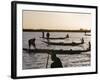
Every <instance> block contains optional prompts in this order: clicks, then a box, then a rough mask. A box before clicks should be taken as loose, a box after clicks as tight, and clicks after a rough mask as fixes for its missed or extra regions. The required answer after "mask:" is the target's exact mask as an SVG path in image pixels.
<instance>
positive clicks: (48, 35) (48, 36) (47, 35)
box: [46, 32, 50, 42]
mask: <svg viewBox="0 0 100 80" xmlns="http://www.w3.org/2000/svg"><path fill="white" fill-rule="evenodd" d="M46 37H47V41H48V42H49V38H50V33H49V32H47V34H46Z"/></svg>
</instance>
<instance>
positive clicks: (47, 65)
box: [46, 53, 49, 68]
mask: <svg viewBox="0 0 100 80" xmlns="http://www.w3.org/2000/svg"><path fill="white" fill-rule="evenodd" d="M48 61H49V53H48V57H47V62H46V68H48Z"/></svg>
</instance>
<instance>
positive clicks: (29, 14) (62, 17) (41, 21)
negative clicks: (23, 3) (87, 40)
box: [23, 11, 92, 30]
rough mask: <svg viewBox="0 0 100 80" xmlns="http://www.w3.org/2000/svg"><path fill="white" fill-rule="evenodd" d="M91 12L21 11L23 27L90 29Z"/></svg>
mask: <svg viewBox="0 0 100 80" xmlns="http://www.w3.org/2000/svg"><path fill="white" fill-rule="evenodd" d="M91 22H92V17H91V14H82V13H70V12H69V13H67V12H66V13H65V12H46V11H23V28H24V29H60V30H61V29H62V30H68V29H71V30H73V29H80V28H83V29H90V28H91Z"/></svg>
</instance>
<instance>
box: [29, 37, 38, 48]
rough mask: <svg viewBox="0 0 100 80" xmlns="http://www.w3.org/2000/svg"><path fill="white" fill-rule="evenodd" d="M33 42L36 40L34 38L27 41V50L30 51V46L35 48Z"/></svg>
mask: <svg viewBox="0 0 100 80" xmlns="http://www.w3.org/2000/svg"><path fill="white" fill-rule="evenodd" d="M35 40H36V39H35V38H33V39H29V40H28V44H29V49H30V47H31V45H32V46H33V47H34V48H36V45H35Z"/></svg>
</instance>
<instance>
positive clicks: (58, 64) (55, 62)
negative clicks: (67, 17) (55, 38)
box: [51, 53, 63, 68]
mask: <svg viewBox="0 0 100 80" xmlns="http://www.w3.org/2000/svg"><path fill="white" fill-rule="evenodd" d="M51 60H52V61H53V63H52V64H51V68H62V67H63V66H62V62H61V60H60V59H59V58H58V57H57V56H56V54H55V53H54V54H51Z"/></svg>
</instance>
